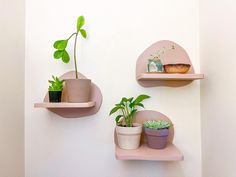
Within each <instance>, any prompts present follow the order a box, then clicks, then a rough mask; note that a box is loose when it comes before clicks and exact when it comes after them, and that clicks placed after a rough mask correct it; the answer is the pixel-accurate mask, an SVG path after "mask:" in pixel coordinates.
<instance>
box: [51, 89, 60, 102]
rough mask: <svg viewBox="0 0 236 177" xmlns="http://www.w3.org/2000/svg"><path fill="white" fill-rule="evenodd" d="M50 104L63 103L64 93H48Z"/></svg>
mask: <svg viewBox="0 0 236 177" xmlns="http://www.w3.org/2000/svg"><path fill="white" fill-rule="evenodd" d="M48 93H49V102H56V103H57V102H61V94H62V91H48Z"/></svg>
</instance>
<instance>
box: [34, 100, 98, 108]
mask: <svg viewBox="0 0 236 177" xmlns="http://www.w3.org/2000/svg"><path fill="white" fill-rule="evenodd" d="M95 104H96V103H95V102H94V101H90V102H85V103H67V102H60V103H50V102H42V103H35V104H34V107H35V108H90V107H93V106H95Z"/></svg>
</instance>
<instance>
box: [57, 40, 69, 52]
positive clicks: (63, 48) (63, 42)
mask: <svg viewBox="0 0 236 177" xmlns="http://www.w3.org/2000/svg"><path fill="white" fill-rule="evenodd" d="M67 43H68V41H67V40H62V41H61V42H60V43H58V45H57V49H58V50H65V48H66V46H67Z"/></svg>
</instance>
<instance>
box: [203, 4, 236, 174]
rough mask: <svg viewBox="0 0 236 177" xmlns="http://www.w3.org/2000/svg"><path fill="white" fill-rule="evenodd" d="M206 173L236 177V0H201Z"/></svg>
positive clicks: (204, 165)
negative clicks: (204, 76)
mask: <svg viewBox="0 0 236 177" xmlns="http://www.w3.org/2000/svg"><path fill="white" fill-rule="evenodd" d="M200 16H201V18H200V22H201V25H200V26H201V33H200V41H201V70H202V72H204V73H205V75H206V78H205V79H204V81H203V82H202V83H201V112H202V116H201V117H202V145H203V177H213V176H214V177H235V176H236V171H235V153H234V152H235V149H236V141H235V135H236V131H235V125H236V109H235V105H236V70H235V66H236V59H235V58H236V50H235V46H236V40H235V39H236V20H235V17H236V2H235V1H233V0H225V1H213V0H208V1H204V0H202V1H201V4H200Z"/></svg>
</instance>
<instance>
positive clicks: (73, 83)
mask: <svg viewBox="0 0 236 177" xmlns="http://www.w3.org/2000/svg"><path fill="white" fill-rule="evenodd" d="M65 86H66V92H67V96H68V100H67V101H68V102H70V103H82V102H89V101H90V97H91V80H90V79H66V80H65Z"/></svg>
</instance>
